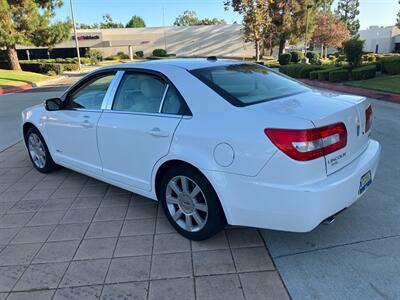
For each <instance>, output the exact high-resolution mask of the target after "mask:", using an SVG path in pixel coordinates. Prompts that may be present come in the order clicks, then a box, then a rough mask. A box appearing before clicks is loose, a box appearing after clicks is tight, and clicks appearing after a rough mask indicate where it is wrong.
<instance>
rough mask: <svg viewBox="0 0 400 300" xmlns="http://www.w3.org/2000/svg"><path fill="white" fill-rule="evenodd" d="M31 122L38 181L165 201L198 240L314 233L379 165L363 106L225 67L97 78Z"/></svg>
mask: <svg viewBox="0 0 400 300" xmlns="http://www.w3.org/2000/svg"><path fill="white" fill-rule="evenodd" d="M22 119H23V120H22V121H23V135H24V138H25V144H26V147H27V149H28V153H29V156H30V158H31V160H32V162H33V165H34V166H35V168H36V169H37V170H38V171H40V172H43V173H47V172H50V171H53V170H55V169H56V168H57V167H58V166H64V167H66V168H70V169H73V170H75V171H77V172H81V173H83V174H86V175H89V176H92V177H94V178H97V179H99V180H102V181H105V182H108V183H110V184H113V185H115V186H118V187H121V188H124V189H127V190H129V191H132V192H134V193H137V194H140V195H143V196H146V197H149V198H151V199H154V200H156V199H158V200H159V201H160V202H161V205H162V206H163V208H164V211H165V214H166V216H167V218H168V220H169V222H170V223H171V224H172V225H173V226H174V227H175V229H176V230H177V231H178V232H180V233H181V234H182V235H184V236H185V237H187V238H190V239H193V240H202V239H206V238H209V237H211V236H212V235H214V234H216V233H217V232H218V231H220V230H221V229H222V228H224V226H225V225H226V224H227V223H228V224H232V225H245V226H253V227H260V228H270V229H277V230H285V231H295V232H306V231H310V230H312V229H313V228H315V227H316V226H318V225H319V224H320V223H321V222H322V221H324V220H328V221H330V220H332V219H333V218H334V216H335V215H336V214H338V213H339V212H341V211H342V210H343V209H345V208H347V207H348V206H350V205H351V204H352V203H353V202H355V201H356V200H357V199H358V198H359V197H360V196H361V195H363V194H364V193H365V191H366V189H367V188H368V187H369V185H370V184H371V182H372V180H373V179H374V177H375V171H376V169H377V166H378V160H379V156H380V145H379V143H378V142H376V141H374V140H372V139H371V138H370V133H371V122H372V108H371V105H370V103H369V102H368V101H367V100H366V99H365V98H361V97H357V96H344V95H332V94H329V93H326V92H318V91H313V90H311V89H310V88H308V87H306V86H304V85H303V84H301V83H299V82H296V81H293V80H291V79H288V78H286V77H284V76H282V75H279V74H277V73H275V72H273V71H270V70H269V69H267V68H265V67H263V66H260V65H257V64H252V63H247V62H241V61H233V60H220V59H216V58H209V59H182V60H180V59H176V60H162V61H151V62H143V63H133V64H124V65H117V66H111V67H106V68H102V69H98V70H96V71H94V72H92V73H90V74H89V75H87V76H85V77H84V78H83V79H81V80H80V81H79V82H78V83H76V84H75V85H73V86H72V87H71V88H69V89H68V90H67V91H66V92H65V93H64V94H63V95H62V96H61V98H55V99H49V100H47V101H45V104H44V105H39V106H35V107H32V108H29V109H27V110H25V111H24V112H23V114H22Z"/></svg>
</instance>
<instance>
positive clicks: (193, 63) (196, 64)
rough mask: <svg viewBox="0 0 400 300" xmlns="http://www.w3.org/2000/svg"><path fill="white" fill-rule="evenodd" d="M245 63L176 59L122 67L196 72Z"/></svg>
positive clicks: (207, 59) (204, 59)
mask: <svg viewBox="0 0 400 300" xmlns="http://www.w3.org/2000/svg"><path fill="white" fill-rule="evenodd" d="M240 63H243V61H240V60H233V59H219V58H218V59H215V58H214V59H213V58H175V59H159V60H150V61H144V62H132V63H126V64H123V65H121V66H123V67H125V68H130V67H132V68H134V67H138V66H140V67H146V68H147V67H148V68H149V69H151V68H152V66H162V65H166V66H175V67H179V68H183V69H186V70H194V69H201V68H208V67H217V66H227V65H232V64H240Z"/></svg>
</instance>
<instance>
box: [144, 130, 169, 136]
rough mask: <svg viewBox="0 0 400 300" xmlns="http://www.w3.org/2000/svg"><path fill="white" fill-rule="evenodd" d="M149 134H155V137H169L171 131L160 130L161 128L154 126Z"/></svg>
mask: <svg viewBox="0 0 400 300" xmlns="http://www.w3.org/2000/svg"><path fill="white" fill-rule="evenodd" d="M148 134H150V135H152V136H155V137H168V136H169V132H168V131H163V130H160V128H153V129H152V130H150V131H148Z"/></svg>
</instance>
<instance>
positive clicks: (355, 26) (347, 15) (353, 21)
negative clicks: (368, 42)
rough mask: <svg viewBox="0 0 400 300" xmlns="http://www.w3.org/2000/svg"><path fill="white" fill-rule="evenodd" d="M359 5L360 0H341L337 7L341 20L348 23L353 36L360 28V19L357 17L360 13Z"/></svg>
mask: <svg viewBox="0 0 400 300" xmlns="http://www.w3.org/2000/svg"><path fill="white" fill-rule="evenodd" d="M359 6H360V3H359V0H339V2H338V6H337V9H336V13H337V14H338V15H339V17H340V20H342V21H343V22H345V23H346V24H347V28H348V29H349V30H350V33H351V35H352V36H355V35H356V34H357V33H358V30H359V29H360V21H359V20H358V19H357V16H358V15H359V14H360V10H359V9H358V7H359Z"/></svg>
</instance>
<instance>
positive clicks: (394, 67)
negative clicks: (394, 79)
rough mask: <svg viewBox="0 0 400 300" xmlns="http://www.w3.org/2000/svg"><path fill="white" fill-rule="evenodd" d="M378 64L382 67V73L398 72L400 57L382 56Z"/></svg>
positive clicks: (391, 73) (399, 69)
mask: <svg viewBox="0 0 400 300" xmlns="http://www.w3.org/2000/svg"><path fill="white" fill-rule="evenodd" d="M380 64H381V67H382V73H386V74H389V75H396V74H400V58H396V57H390V58H382V60H381V61H380Z"/></svg>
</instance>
